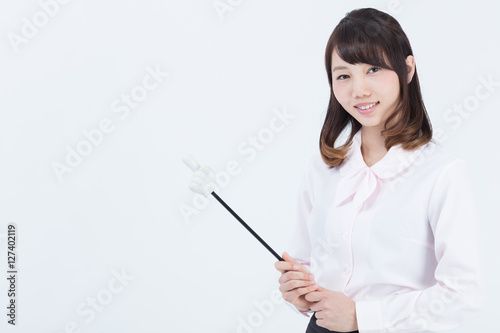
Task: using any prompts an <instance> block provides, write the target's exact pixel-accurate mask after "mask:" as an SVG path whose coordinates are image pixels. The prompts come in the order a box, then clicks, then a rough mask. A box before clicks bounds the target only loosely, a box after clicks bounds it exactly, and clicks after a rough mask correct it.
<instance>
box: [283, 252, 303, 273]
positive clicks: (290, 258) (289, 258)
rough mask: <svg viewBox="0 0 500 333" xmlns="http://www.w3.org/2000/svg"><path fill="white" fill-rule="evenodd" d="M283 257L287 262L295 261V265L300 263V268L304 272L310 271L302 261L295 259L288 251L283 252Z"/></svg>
mask: <svg viewBox="0 0 500 333" xmlns="http://www.w3.org/2000/svg"><path fill="white" fill-rule="evenodd" d="M282 258H283V260H285V261H286V262H291V263H294V264H295V265H298V267H299V270H301V271H303V272H309V271H308V270H307V268H306V267H305V266H304V265H301V264H300V263H298V262H297V260H295V259H293V258H292V257H291V256H290V255H289V254H288V253H287V252H283V256H282Z"/></svg>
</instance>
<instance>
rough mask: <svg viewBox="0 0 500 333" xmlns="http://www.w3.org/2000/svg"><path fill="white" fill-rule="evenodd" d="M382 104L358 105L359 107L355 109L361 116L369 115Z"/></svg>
mask: <svg viewBox="0 0 500 333" xmlns="http://www.w3.org/2000/svg"><path fill="white" fill-rule="evenodd" d="M379 103H380V102H375V103H362V104H358V105H355V106H354V107H355V108H356V109H357V110H358V111H359V113H361V114H369V113H372V112H373V111H374V110H375V108H376V107H377V105H378V104H379Z"/></svg>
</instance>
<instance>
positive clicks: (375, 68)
mask: <svg viewBox="0 0 500 333" xmlns="http://www.w3.org/2000/svg"><path fill="white" fill-rule="evenodd" d="M379 70H380V68H379V67H372V68H370V70H369V71H368V72H371V73H376V72H378V71H379Z"/></svg>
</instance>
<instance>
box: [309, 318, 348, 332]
mask: <svg viewBox="0 0 500 333" xmlns="http://www.w3.org/2000/svg"><path fill="white" fill-rule="evenodd" d="M328 332H330V333H332V332H333V333H338V332H334V331H330V330H327V329H326V328H323V327H319V326H318V325H317V324H316V314H313V315H312V317H311V320H310V321H309V325H307V330H306V333H328ZM350 333H358V331H353V332H350Z"/></svg>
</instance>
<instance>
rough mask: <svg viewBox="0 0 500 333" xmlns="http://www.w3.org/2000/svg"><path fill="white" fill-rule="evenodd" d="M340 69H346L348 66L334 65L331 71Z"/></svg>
mask: <svg viewBox="0 0 500 333" xmlns="http://www.w3.org/2000/svg"><path fill="white" fill-rule="evenodd" d="M341 69H348V68H347V67H346V66H335V67H333V69H332V72H335V71H337V70H341Z"/></svg>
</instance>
